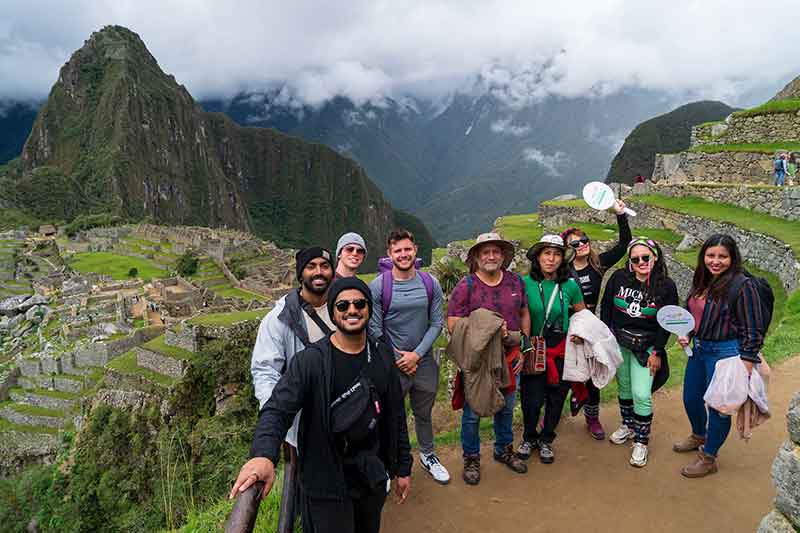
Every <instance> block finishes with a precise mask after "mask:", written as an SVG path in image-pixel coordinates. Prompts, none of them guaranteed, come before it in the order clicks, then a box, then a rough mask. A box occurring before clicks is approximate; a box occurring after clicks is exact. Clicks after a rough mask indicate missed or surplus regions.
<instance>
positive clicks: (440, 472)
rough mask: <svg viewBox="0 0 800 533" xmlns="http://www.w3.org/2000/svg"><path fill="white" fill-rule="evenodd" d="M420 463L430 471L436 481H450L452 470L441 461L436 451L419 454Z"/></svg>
mask: <svg viewBox="0 0 800 533" xmlns="http://www.w3.org/2000/svg"><path fill="white" fill-rule="evenodd" d="M419 464H421V465H422V468H424V469H425V470H427V471H428V473H429V474H430V475H431V477H432V478H433V480H434V481H435V482H436V483H439V484H441V485H447V484H448V483H450V472H448V471H447V469H446V468H445V467H444V465H443V464H442V463H441V462H439V458H438V457H436V454H435V453H430V454H428V455H425V454H424V453H421V454H419Z"/></svg>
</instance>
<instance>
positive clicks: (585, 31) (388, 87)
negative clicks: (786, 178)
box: [0, 0, 800, 105]
mask: <svg viewBox="0 0 800 533" xmlns="http://www.w3.org/2000/svg"><path fill="white" fill-rule="evenodd" d="M799 13H800V10H798V9H797V3H796V1H795V0H761V1H758V2H754V1H752V0H726V1H723V0H693V1H690V0H672V1H670V2H663V1H647V0H625V1H622V0H600V1H598V0H591V1H582V0H581V1H577V0H572V1H565V0H560V1H559V0H549V1H546V2H545V1H540V0H520V1H516V2H504V1H480V2H479V1H473V0H456V1H436V0H424V1H402V0H387V1H382V0H365V1H361V0H352V1H348V0H336V1H327V2H325V1H322V0H319V1H317V2H308V1H303V0H282V1H265V0H258V1H255V0H236V1H230V0H229V1H221V0H220V1H210V0H209V1H204V0H136V1H132V0H114V1H99V0H73V1H68V0H57V1H36V0H0V99H3V98H14V99H21V98H41V97H44V96H46V94H47V93H48V91H49V90H50V87H51V86H52V84H53V83H54V81H55V80H56V78H57V76H58V69H59V68H60V67H61V65H62V64H63V63H64V62H65V61H66V60H67V59H68V57H69V55H70V54H71V53H72V52H73V51H74V50H75V49H77V48H79V47H80V46H81V45H82V44H83V41H84V40H85V39H87V38H88V37H89V35H90V34H91V32H92V31H95V30H97V29H99V28H101V27H102V26H104V25H107V24H120V25H123V26H126V27H128V28H130V29H131V30H133V31H135V32H137V33H138V34H139V35H140V36H141V37H142V39H144V41H145V44H146V45H147V46H148V48H149V49H150V51H151V52H152V54H153V55H154V56H155V57H156V58H157V59H158V61H159V63H160V65H161V67H162V68H163V69H164V70H165V71H167V72H169V73H172V74H174V75H175V77H176V78H177V79H178V81H179V82H181V83H183V84H185V85H186V86H187V87H188V89H189V91H190V92H191V93H192V94H193V95H194V96H195V97H197V98H207V97H215V96H230V95H232V94H234V93H236V92H238V91H240V90H242V89H250V90H253V89H255V90H258V89H263V88H265V87H267V86H270V85H274V84H276V83H284V82H285V83H287V84H288V87H289V90H290V92H291V94H292V95H293V97H294V98H296V99H299V100H300V101H302V102H306V103H311V104H318V103H320V102H322V101H324V100H326V99H328V98H330V97H331V96H334V95H346V96H349V97H351V98H353V99H355V100H357V101H364V100H368V99H377V98H380V97H382V96H394V97H398V96H401V95H403V94H415V95H421V96H428V97H437V96H440V95H443V94H446V93H447V92H449V91H452V90H454V89H464V88H466V87H470V86H471V85H474V81H475V80H476V79H480V80H483V81H482V83H483V85H485V86H490V87H492V88H495V89H497V90H500V91H502V92H503V93H504V94H505V95H507V96H508V97H509V99H510V100H511V101H516V102H518V103H524V102H525V101H527V100H528V99H536V98H541V97H542V96H543V95H547V94H560V95H567V96H572V95H580V94H597V93H602V92H610V91H615V90H617V89H619V88H620V87H625V86H638V87H645V88H650V89H664V90H669V91H674V92H676V93H683V94H686V93H692V94H693V95H696V96H697V97H700V96H702V97H712V98H719V99H723V100H725V101H726V102H728V103H732V104H739V105H743V104H744V105H752V104H754V103H756V102H751V100H754V99H755V100H756V101H759V100H760V99H764V98H768V97H769V96H771V94H772V93H773V92H774V91H775V90H776V89H777V88H780V87H779V86H782V85H783V83H785V82H786V81H788V80H789V79H791V78H793V77H794V76H796V75H798V74H800V54H797V50H798V49H800V27H799V24H800V16H798V14H799ZM478 76H480V78H478Z"/></svg>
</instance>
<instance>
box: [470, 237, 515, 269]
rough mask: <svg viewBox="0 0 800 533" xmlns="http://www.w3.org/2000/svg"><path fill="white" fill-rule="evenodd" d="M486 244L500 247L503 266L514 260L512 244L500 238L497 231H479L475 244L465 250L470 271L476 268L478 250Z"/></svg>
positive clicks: (506, 266)
mask: <svg viewBox="0 0 800 533" xmlns="http://www.w3.org/2000/svg"><path fill="white" fill-rule="evenodd" d="M486 244H494V245H496V246H499V247H500V250H502V252H503V268H508V267H509V265H511V261H513V260H514V245H513V244H511V243H510V242H508V241H507V240H505V239H504V238H502V237H501V236H500V235H499V234H497V233H481V234H480V235H478V238H477V239H475V244H473V245H472V247H471V248H470V249H469V251H468V252H467V261H466V263H467V266H468V267H469V271H470V272H475V271H476V270H477V269H478V257H477V256H478V251H479V250H480V249H481V247H482V246H484V245H486Z"/></svg>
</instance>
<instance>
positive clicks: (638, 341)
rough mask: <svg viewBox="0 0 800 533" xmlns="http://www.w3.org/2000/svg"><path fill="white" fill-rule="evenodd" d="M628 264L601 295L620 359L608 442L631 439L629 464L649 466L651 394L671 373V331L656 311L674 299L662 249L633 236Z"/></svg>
mask: <svg viewBox="0 0 800 533" xmlns="http://www.w3.org/2000/svg"><path fill="white" fill-rule="evenodd" d="M627 250H628V264H627V268H621V269H619V270H617V271H616V272H614V274H612V275H611V278H610V279H609V280H608V284H607V285H606V289H605V293H604V294H603V305H602V310H601V311H602V316H601V318H602V320H603V322H605V323H606V325H607V326H608V327H609V329H610V330H611V331H613V332H614V336H615V337H616V338H617V342H618V343H619V346H620V350H621V351H622V358H623V363H622V365H621V366H620V367H619V368H618V369H617V385H618V386H619V410H620V414H621V416H622V424H621V425H620V427H619V428H618V429H617V430H616V431H615V432H614V433H613V434H612V435H611V437H610V438H609V440H611V442H612V443H614V444H625V442H627V441H628V440H629V439H633V451H632V453H631V458H630V464H631V465H632V466H635V467H639V468H641V467H643V466H645V465H646V464H647V454H648V452H647V445H648V443H649V442H650V425H651V424H652V421H653V396H652V393H653V392H655V391H656V390H657V389H658V388H659V387H661V385H663V384H664V383H665V382H666V380H667V378H668V377H669V366H668V364H667V363H668V362H667V352H666V344H667V340H668V339H669V332H667V331H665V330H663V329H662V328H661V326H659V324H658V321H657V319H656V315H657V314H658V310H659V309H660V308H662V307H664V306H665V305H675V304H677V303H678V289H677V288H676V287H675V282H673V281H672V279H670V278H669V275H668V273H667V265H666V263H665V261H664V254H663V252H662V251H661V247H660V246H659V245H658V244H657V243H656V242H655V241H653V240H652V239H648V238H646V237H636V238H635V239H633V240H632V241H631V242H630V243H629V244H628V248H627Z"/></svg>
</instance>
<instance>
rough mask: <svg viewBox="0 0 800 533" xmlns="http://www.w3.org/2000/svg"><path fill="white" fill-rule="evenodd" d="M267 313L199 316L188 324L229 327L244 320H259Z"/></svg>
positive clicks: (248, 312)
mask: <svg viewBox="0 0 800 533" xmlns="http://www.w3.org/2000/svg"><path fill="white" fill-rule="evenodd" d="M268 312H269V309H267V308H262V309H252V310H250V311H236V312H233V313H214V314H208V315H200V316H197V317H195V318H193V319H191V320H189V322H188V323H189V324H192V325H194V326H231V325H233V324H235V323H237V322H244V321H246V320H261V319H262V318H264V315H266V314H267V313H268Z"/></svg>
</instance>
